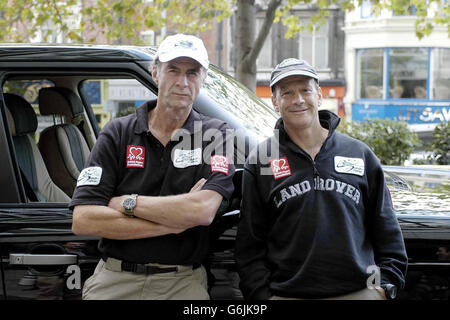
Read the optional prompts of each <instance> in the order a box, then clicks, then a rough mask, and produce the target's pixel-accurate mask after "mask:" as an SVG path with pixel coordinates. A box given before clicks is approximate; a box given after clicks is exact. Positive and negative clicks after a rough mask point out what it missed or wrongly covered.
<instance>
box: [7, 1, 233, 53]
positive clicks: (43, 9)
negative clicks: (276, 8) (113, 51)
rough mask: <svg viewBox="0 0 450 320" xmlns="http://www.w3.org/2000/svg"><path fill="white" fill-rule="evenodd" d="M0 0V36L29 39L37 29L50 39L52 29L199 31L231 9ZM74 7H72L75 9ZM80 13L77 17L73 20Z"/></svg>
mask: <svg viewBox="0 0 450 320" xmlns="http://www.w3.org/2000/svg"><path fill="white" fill-rule="evenodd" d="M78 3H79V1H78V0H65V1H55V0H53V1H50V0H0V30H2V32H1V33H0V41H14V42H29V41H31V40H32V39H33V38H35V37H36V36H37V34H38V32H39V31H41V32H42V31H43V39H44V41H46V42H51V38H52V37H55V32H57V33H60V34H63V35H64V37H65V38H67V39H69V40H70V41H71V42H73V43H94V42H95V43H101V42H103V43H123V44H134V45H139V44H144V43H143V41H142V39H141V37H140V31H144V30H148V29H151V30H160V29H161V28H163V27H167V26H170V29H171V30H172V31H177V32H186V33H198V32H202V31H205V30H207V29H209V28H211V26H212V22H213V21H214V20H217V21H221V20H222V19H224V18H226V17H229V16H230V15H231V13H232V3H233V1H223V0H208V1H202V0H188V1H187V0H153V1H147V0H96V1H94V0H82V1H81V10H79V12H76V11H77V10H78V8H79V7H78ZM74 11H75V12H74ZM77 17H79V19H80V21H77Z"/></svg>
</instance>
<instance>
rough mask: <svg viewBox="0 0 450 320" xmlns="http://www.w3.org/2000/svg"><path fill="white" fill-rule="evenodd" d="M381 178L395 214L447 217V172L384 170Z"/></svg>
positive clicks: (449, 177)
mask: <svg viewBox="0 0 450 320" xmlns="http://www.w3.org/2000/svg"><path fill="white" fill-rule="evenodd" d="M385 177H386V183H387V185H388V188H389V191H390V193H391V197H392V202H393V206H394V209H395V211H396V213H397V214H401V215H426V216H449V217H450V197H449V196H448V195H449V192H450V172H448V170H437V169H436V170H434V169H425V168H414V167H412V168H407V167H385Z"/></svg>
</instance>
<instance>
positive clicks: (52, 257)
mask: <svg viewBox="0 0 450 320" xmlns="http://www.w3.org/2000/svg"><path fill="white" fill-rule="evenodd" d="M9 264H10V265H27V266H42V265H71V264H77V256H76V255H74V254H29V253H11V254H10V255H9Z"/></svg>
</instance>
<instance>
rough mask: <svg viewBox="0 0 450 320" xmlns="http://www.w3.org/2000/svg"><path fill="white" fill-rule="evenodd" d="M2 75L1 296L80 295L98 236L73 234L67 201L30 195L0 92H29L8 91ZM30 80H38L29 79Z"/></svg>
mask: <svg viewBox="0 0 450 320" xmlns="http://www.w3.org/2000/svg"><path fill="white" fill-rule="evenodd" d="M25 78H26V77H25ZM5 79H6V78H3V80H2V83H3V86H2V90H1V91H2V92H0V93H1V95H0V96H1V99H0V110H1V121H0V146H1V150H2V152H0V166H1V167H2V170H1V172H0V185H1V187H2V189H3V191H2V192H0V259H1V282H0V289H1V290H0V299H11V300H16V299H51V300H61V299H80V298H81V288H82V285H83V282H84V280H85V279H86V278H87V277H88V276H89V275H90V274H92V272H93V270H94V268H95V265H96V263H97V261H98V259H99V254H98V252H97V249H96V247H97V241H98V239H97V238H95V237H79V236H75V235H74V234H73V233H72V231H71V224H72V213H71V211H70V210H69V208H68V202H55V201H46V202H42V201H36V200H37V199H34V198H33V196H34V191H33V189H32V188H30V181H28V179H27V177H26V174H24V168H23V167H21V165H19V163H20V161H18V160H20V159H19V157H20V156H22V155H23V152H19V151H20V150H19V149H20V148H19V145H18V144H17V141H16V140H15V138H16V137H17V136H16V135H15V133H14V134H13V131H15V132H17V131H18V128H17V126H16V125H14V124H12V123H14V121H12V120H11V111H9V109H8V108H6V105H5V99H4V95H3V91H4V89H5V88H6V89H7V90H8V92H9V93H8V94H10V95H14V96H20V97H21V99H22V98H24V97H25V96H26V94H27V92H29V91H28V90H26V91H21V90H17V92H14V93H12V92H13V91H14V88H12V86H11V84H12V83H11V81H9V82H8V80H5ZM21 81H25V82H26V81H28V80H27V79H25V80H23V79H22V80H21ZM29 83H30V86H34V85H35V84H36V83H35V82H34V81H31V78H30V81H29ZM11 108H13V107H12V106H11ZM11 121H12V122H11ZM14 126H16V127H15V128H14ZM37 133H38V132H36V133H33V135H31V134H30V138H31V139H30V140H28V142H30V141H31V142H33V141H34V138H36V140H37V137H36V134H37ZM27 135H28V134H27ZM27 135H26V136H27ZM23 137H25V136H23ZM25 138H26V137H25ZM36 146H37V145H36ZM31 150H33V151H36V150H39V149H38V148H34V149H31ZM31 157H32V158H34V157H35V155H33V156H31ZM41 169H42V168H41ZM37 171H39V168H38V170H37ZM36 173H37V174H40V172H36Z"/></svg>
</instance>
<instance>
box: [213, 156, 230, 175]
mask: <svg viewBox="0 0 450 320" xmlns="http://www.w3.org/2000/svg"><path fill="white" fill-rule="evenodd" d="M228 170H229V164H228V158H227V157H224V156H219V155H213V156H211V172H222V173H225V174H226V175H228Z"/></svg>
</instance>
